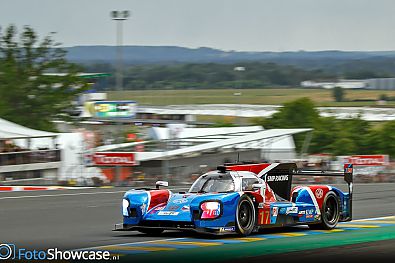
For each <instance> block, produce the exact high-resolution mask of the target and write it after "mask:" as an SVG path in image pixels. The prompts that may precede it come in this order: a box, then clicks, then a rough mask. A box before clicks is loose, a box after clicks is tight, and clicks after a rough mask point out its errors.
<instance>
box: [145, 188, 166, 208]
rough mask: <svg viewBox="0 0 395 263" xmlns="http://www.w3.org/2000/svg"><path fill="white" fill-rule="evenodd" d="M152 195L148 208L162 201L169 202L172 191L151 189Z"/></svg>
mask: <svg viewBox="0 0 395 263" xmlns="http://www.w3.org/2000/svg"><path fill="white" fill-rule="evenodd" d="M149 194H150V196H151V202H150V204H149V207H148V210H149V209H151V208H153V207H155V206H157V205H159V204H162V203H167V200H169V196H170V192H169V190H151V191H149Z"/></svg>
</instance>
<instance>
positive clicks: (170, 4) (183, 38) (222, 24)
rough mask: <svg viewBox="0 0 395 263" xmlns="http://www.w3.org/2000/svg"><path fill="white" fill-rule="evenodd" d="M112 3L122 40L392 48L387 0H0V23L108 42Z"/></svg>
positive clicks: (269, 47) (75, 41)
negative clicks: (120, 14) (121, 17)
mask: <svg viewBox="0 0 395 263" xmlns="http://www.w3.org/2000/svg"><path fill="white" fill-rule="evenodd" d="M111 10H130V12H131V17H130V19H129V20H127V21H125V22H124V41H123V43H124V45H147V46H161V45H166V46H183V47H190V48H197V47H211V48H217V49H222V50H228V51H229V50H237V51H298V50H306V51H316V50H355V51H382V50H395V15H394V10H395V1H393V0H375V1H373V0H0V26H1V27H3V28H4V27H5V26H7V25H9V24H15V25H17V26H18V27H22V26H24V25H30V26H31V27H33V28H34V29H35V30H36V31H37V32H38V33H39V35H40V36H44V35H47V34H48V33H50V32H57V34H56V36H55V39H56V40H57V41H59V42H61V43H62V44H63V46H76V45H115V43H116V40H115V39H116V38H115V34H116V26H115V21H112V20H111V18H110V11H111Z"/></svg>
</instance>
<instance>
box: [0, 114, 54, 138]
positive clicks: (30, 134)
mask: <svg viewBox="0 0 395 263" xmlns="http://www.w3.org/2000/svg"><path fill="white" fill-rule="evenodd" d="M55 136H57V133H53V132H46V131H39V130H34V129H30V128H27V127H24V126H22V125H19V124H16V123H13V122H10V121H7V120H4V119H1V118H0V140H7V139H28V138H42V137H55Z"/></svg>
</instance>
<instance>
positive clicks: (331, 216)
mask: <svg viewBox="0 0 395 263" xmlns="http://www.w3.org/2000/svg"><path fill="white" fill-rule="evenodd" d="M324 213H325V219H326V221H327V222H328V224H331V225H333V224H336V222H337V215H338V206H337V201H336V199H335V197H333V196H330V197H329V198H328V199H327V200H326V206H325V211H324Z"/></svg>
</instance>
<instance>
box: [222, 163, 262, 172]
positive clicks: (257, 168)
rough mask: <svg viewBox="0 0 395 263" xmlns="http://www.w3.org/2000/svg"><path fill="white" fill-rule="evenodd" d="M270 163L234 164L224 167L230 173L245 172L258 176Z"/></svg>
mask: <svg viewBox="0 0 395 263" xmlns="http://www.w3.org/2000/svg"><path fill="white" fill-rule="evenodd" d="M269 165H270V163H255V164H236V165H230V166H226V168H227V169H229V170H231V171H247V172H253V173H255V174H259V173H260V172H261V171H262V170H263V169H265V168H266V167H268V166H269Z"/></svg>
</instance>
